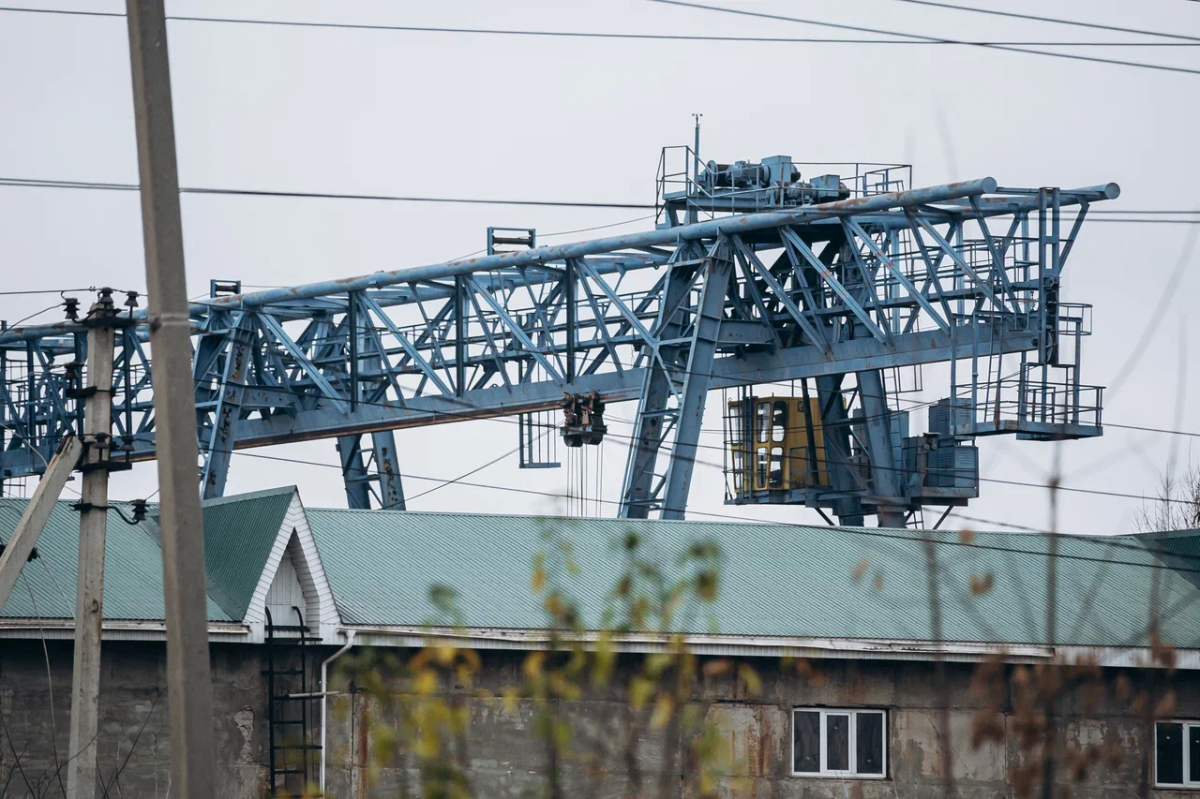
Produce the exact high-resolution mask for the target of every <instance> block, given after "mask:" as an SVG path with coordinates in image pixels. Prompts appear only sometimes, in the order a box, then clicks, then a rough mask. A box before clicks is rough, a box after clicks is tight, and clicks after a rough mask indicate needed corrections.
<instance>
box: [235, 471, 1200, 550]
mask: <svg viewBox="0 0 1200 799" xmlns="http://www.w3.org/2000/svg"><path fill="white" fill-rule="evenodd" d="M233 454H234V455H239V456H242V457H249V458H260V459H264V460H272V461H279V462H283V463H295V464H298V465H303V466H322V467H326V468H331V469H340V468H341V467H340V466H338V465H337V464H332V463H321V464H317V463H312V462H311V461H303V460H300V459H298V458H286V457H282V456H278V455H266V454H263V453H254V452H241V451H235V452H234V453H233ZM404 478H405V479H413V480H421V481H428V482H439V483H440V482H444V481H445V478H440V477H428V476H426V475H417V474H405V475H404ZM459 485H463V486H467V487H471V488H482V489H487V490H494V491H505V492H509V493H514V494H525V495H531V496H540V497H548V498H552V499H562V498H563V495H562V494H558V493H555V492H551V491H539V490H536V489H528V488H518V487H516V486H499V485H493V484H490V483H475V482H464V481H460V482H459ZM598 501H599V502H601V503H602V504H605V505H620V504H622V503H621V502H620V501H619V500H612V499H601V500H598ZM688 515H689V516H704V517H706V518H711V519H720V520H724V521H736V522H742V523H747V524H754V525H760V526H761V525H768V526H777V527H778V526H783V527H797V528H805V529H822V528H821V527H820V526H819V525H811V524H798V523H796V522H779V521H767V520H763V519H753V518H749V517H746V516H736V515H733V514H728V513H713V512H709V511H698V510H689V511H688ZM988 521H989V522H990V520H988ZM838 529H839V530H840V531H841V532H844V533H846V534H848V535H853V536H861V537H864V538H878V539H890V540H894V541H900V542H903V543H909V544H912V543H919V539H915V538H912V537H909V536H905V535H898V534H896V533H895V532H888V531H887V528H870V527H840V528H838ZM1025 529H1026V531H1028V532H1036V533H1043V534H1051V531H1049V530H1039V529H1037V528H1032V527H1030V528H1025ZM937 532H943V533H949V532H953V531H945V530H943V531H937ZM1053 534H1054V535H1058V536H1059V537H1060V538H1067V539H1072V540H1080V541H1087V542H1089V543H1094V544H1098V545H1103V546H1108V547H1112V548H1115V549H1124V550H1128V551H1132V552H1137V553H1139V554H1147V555H1151V556H1153V554H1154V553H1153V550H1151V549H1149V548H1148V547H1147V546H1145V545H1142V544H1136V543H1126V542H1125V541H1121V540H1114V539H1116V538H1117V536H1094V535H1079V534H1075V533H1053ZM1143 535H1144V536H1146V538H1149V536H1152V535H1153V534H1143ZM933 541H934V543H935V544H938V545H942V546H952V547H962V548H964V549H977V550H985V551H996V552H1006V553H1011V554H1022V555H1034V556H1039V557H1056V558H1058V559H1061V560H1074V561H1084V562H1095V563H1112V564H1114V565H1124V566H1132V567H1141V568H1151V569H1168V570H1173V571H1180V572H1183V573H1195V574H1200V568H1194V569H1189V568H1179V567H1173V566H1170V565H1167V564H1164V563H1150V562H1142V563H1139V562H1137V561H1114V560H1111V559H1106V558H1098V557H1093V556H1088V555H1075V554H1070V553H1063V552H1059V553H1058V554H1057V555H1051V554H1050V553H1049V552H1046V551H1038V550H1031V549H1021V548H1014V547H1005V546H998V545H992V544H980V543H977V540H964V538H950V537H946V536H941V537H936V538H934V539H933ZM1170 554H1172V556H1175V555H1174V553H1170ZM1177 557H1178V558H1179V559H1181V560H1193V561H1200V555H1178V556H1177Z"/></svg>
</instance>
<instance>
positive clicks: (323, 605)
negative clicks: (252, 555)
mask: <svg viewBox="0 0 1200 799" xmlns="http://www.w3.org/2000/svg"><path fill="white" fill-rule="evenodd" d="M268 607H269V608H270V609H271V617H272V619H273V620H274V622H275V625H276V626H277V627H278V626H281V625H295V624H297V623H298V622H297V619H296V613H295V611H293V610H292V608H293V607H298V608H300V609H301V612H302V613H303V614H304V623H305V625H306V626H307V627H308V634H309V636H311V637H314V638H319V639H320V641H321V642H322V643H327V644H340V643H341V642H340V641H339V639H338V635H337V630H338V627H339V626H340V625H341V617H340V616H339V615H338V611H337V605H336V604H334V601H333V593H332V592H331V591H330V590H329V582H328V581H327V580H326V579H325V569H324V568H323V567H322V566H321V558H320V555H318V554H317V545H316V542H315V541H313V537H312V530H311V529H310V528H309V526H308V517H307V516H306V515H305V513H304V506H303V505H302V504H301V502H300V495H299V494H296V493H294V494H292V502H291V505H289V506H288V511H287V513H286V514H285V515H284V518H283V524H281V525H280V527H279V530H278V532H277V533H276V537H275V545H274V547H272V549H271V554H270V555H269V556H268V557H267V562H266V565H265V566H264V567H263V573H262V576H261V577H260V578H259V582H258V587H257V588H256V589H255V591H254V595H253V596H252V597H251V599H250V607H249V608H248V609H247V610H246V622H247V623H249V624H250V628H251V639H252V640H254V641H263V640H265V639H266V609H267V608H268Z"/></svg>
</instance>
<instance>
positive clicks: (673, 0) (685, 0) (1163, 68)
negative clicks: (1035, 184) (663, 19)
mask: <svg viewBox="0 0 1200 799" xmlns="http://www.w3.org/2000/svg"><path fill="white" fill-rule="evenodd" d="M648 2H651V3H663V4H665V5H672V6H679V7H681V8H693V9H700V10H705V11H717V12H721V13H725V14H738V15H741V16H747V17H756V18H761V19H772V20H778V21H781V22H795V23H799V24H802V25H814V26H817V27H824V28H837V29H840V30H852V31H858V32H860V33H873V34H878V35H882V36H907V37H910V38H913V39H921V40H923V41H927V42H941V43H944V44H959V45H965V46H969V47H984V48H987V49H990V50H1001V51H1004V52H1009V53H1025V54H1028V55H1039V56H1047V57H1050V58H1065V59H1069V60H1072V61H1086V62H1091V63H1096V64H1111V65H1114V66H1124V67H1135V68H1138V69H1149V70H1157V71H1160V72H1175V73H1183V74H1189V75H1200V69H1191V68H1189V67H1175V66H1169V65H1166V64H1148V63H1145V62H1142V61H1125V60H1123V59H1116V58H1101V57H1099V56H1089V55H1078V54H1075V53H1059V52H1055V51H1053V50H1035V49H1031V48H1028V47H1017V46H1012V45H1005V44H989V43H985V42H970V41H966V40H963V39H950V38H946V37H941V36H926V35H924V34H920V33H902V32H900V31H892V30H884V29H880V28H868V27H865V26H862V25H849V24H845V23H838V22H826V21H824V20H816V19H807V18H803V17H790V16H787V15H784V14H768V13H766V12H764V11H750V10H748V9H744V8H729V7H727V6H714V5H708V4H706V3H696V2H690V1H689V0H648Z"/></svg>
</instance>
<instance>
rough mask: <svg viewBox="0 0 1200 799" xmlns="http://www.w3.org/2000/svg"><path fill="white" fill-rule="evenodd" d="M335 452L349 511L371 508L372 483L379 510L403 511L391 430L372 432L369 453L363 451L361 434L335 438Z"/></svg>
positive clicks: (398, 466) (394, 443)
mask: <svg viewBox="0 0 1200 799" xmlns="http://www.w3.org/2000/svg"><path fill="white" fill-rule="evenodd" d="M337 449H338V459H339V461H340V462H341V464H342V479H343V480H344V481H345V484H346V502H347V504H348V505H349V506H350V507H351V508H360V509H365V508H370V507H371V494H372V493H373V492H372V491H371V483H378V494H377V496H376V499H377V500H378V503H379V507H380V508H381V509H383V510H404V509H405V505H404V485H403V483H402V481H401V478H400V460H399V458H398V457H397V456H396V436H395V434H394V433H393V432H392V431H391V430H382V431H380V432H377V433H372V434H371V449H369V450H364V449H363V446H362V436H360V435H352V436H338V439H337Z"/></svg>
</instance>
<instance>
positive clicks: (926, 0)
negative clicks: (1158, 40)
mask: <svg viewBox="0 0 1200 799" xmlns="http://www.w3.org/2000/svg"><path fill="white" fill-rule="evenodd" d="M898 2H901V3H912V4H913V5H918V6H933V7H934V8H948V9H951V10H954V11H972V12H974V13H976V14H991V15H993V16H997V17H1012V18H1014V19H1028V20H1033V21H1035V22H1052V23H1054V24H1055V25H1071V26H1073V27H1076V28H1091V29H1093V30H1101V31H1114V32H1116V33H1133V34H1137V35H1139V36H1161V37H1163V38H1165V39H1183V40H1186V41H1189V42H1200V37H1197V36H1184V35H1183V34H1180V33H1164V32H1162V31H1148V30H1142V29H1140V28H1125V27H1122V26H1120V25H1101V24H1099V23H1096V22H1080V21H1078V20H1073V19H1059V18H1057V17H1039V16H1036V15H1034V14H1018V13H1016V12H1014V11H996V10H994V9H990V8H976V7H974V6H960V5H955V4H953V3H937V2H933V0H898Z"/></svg>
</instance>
